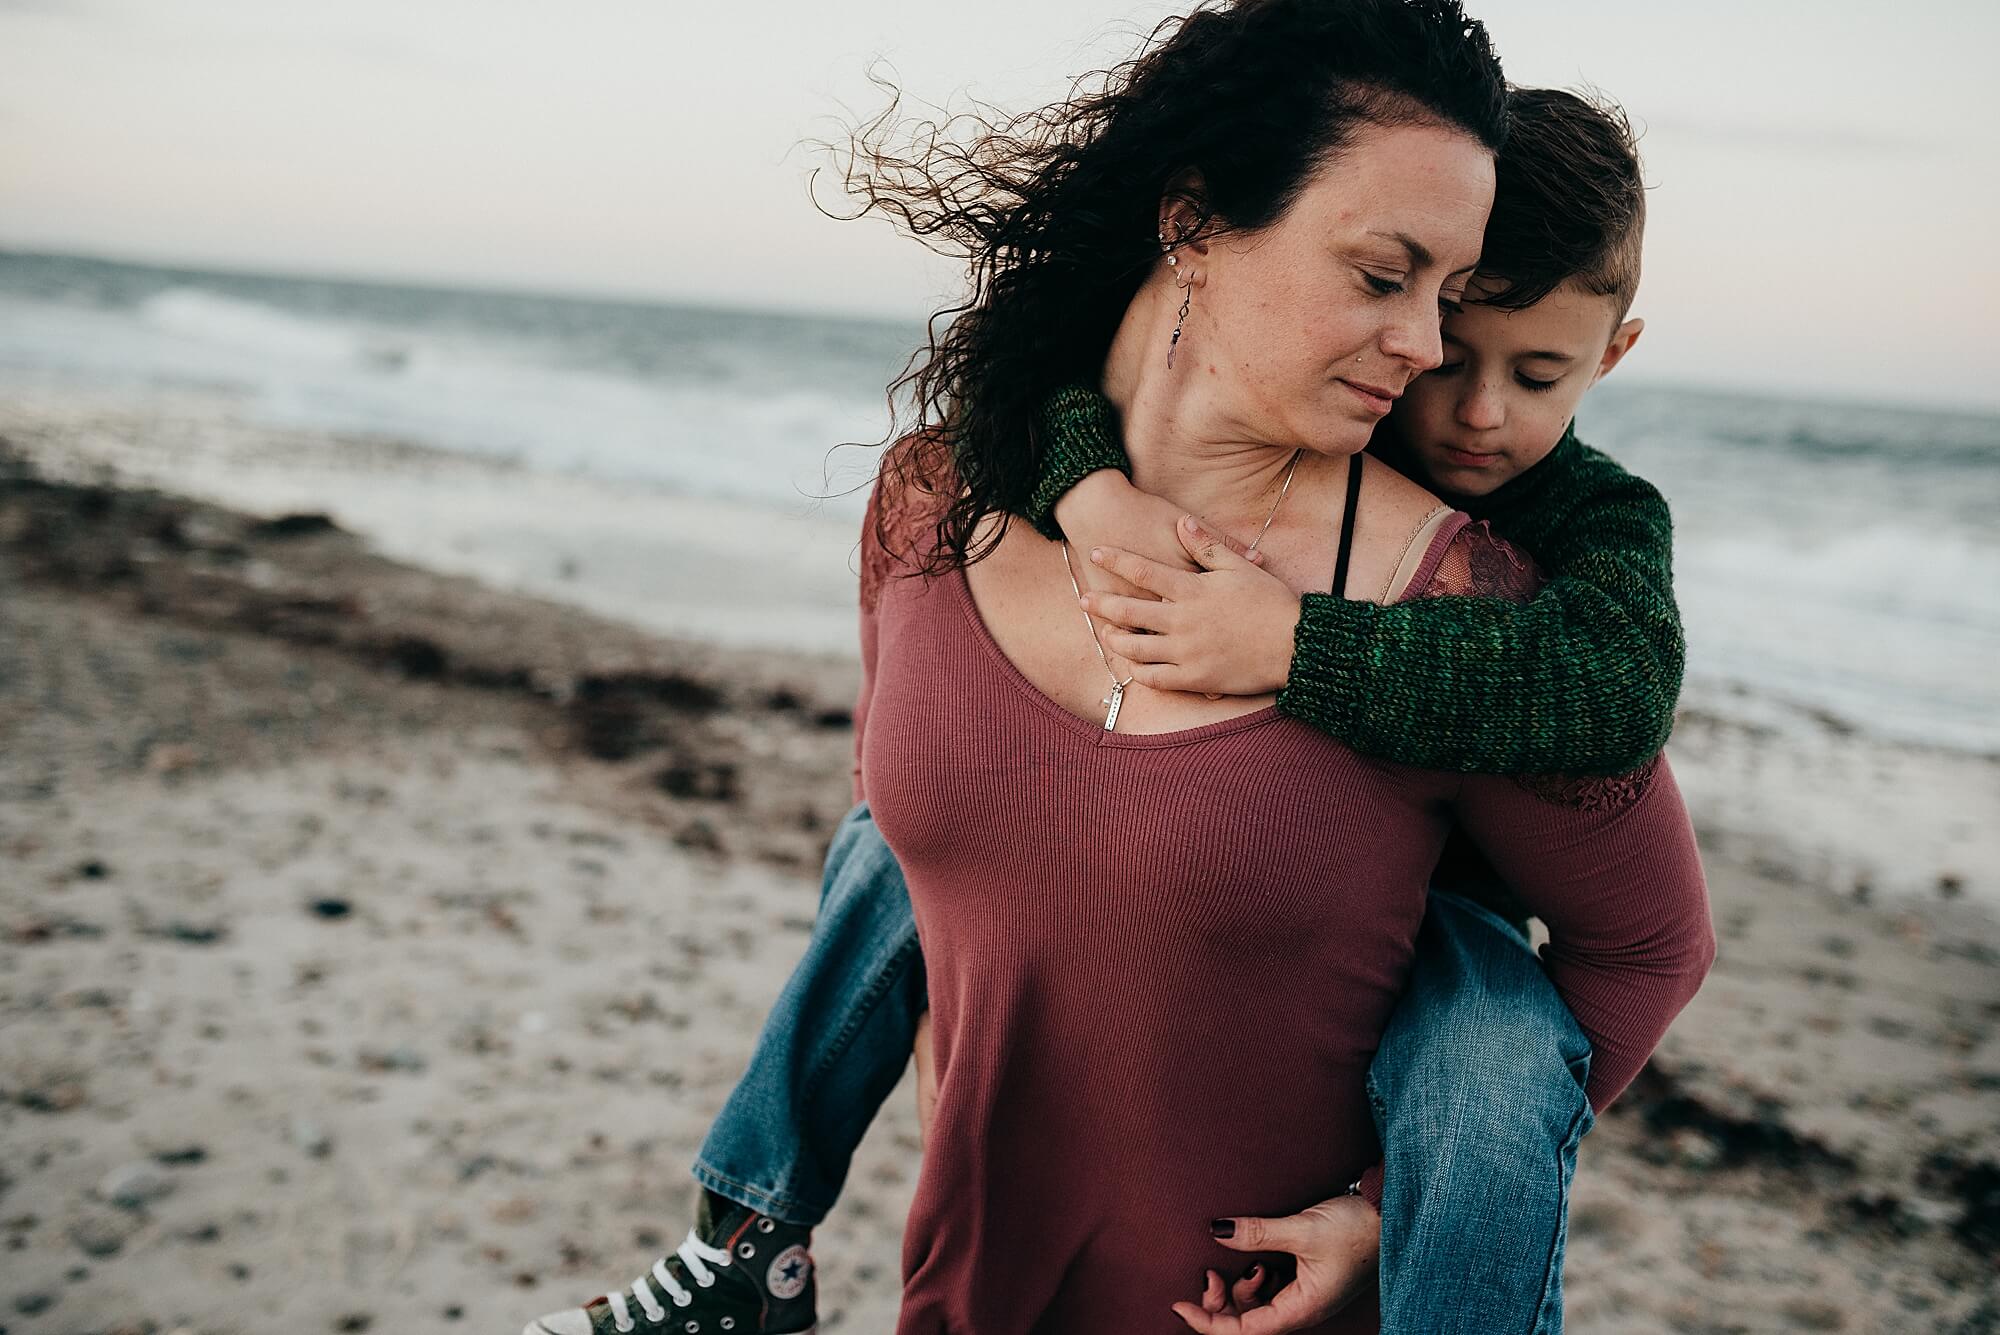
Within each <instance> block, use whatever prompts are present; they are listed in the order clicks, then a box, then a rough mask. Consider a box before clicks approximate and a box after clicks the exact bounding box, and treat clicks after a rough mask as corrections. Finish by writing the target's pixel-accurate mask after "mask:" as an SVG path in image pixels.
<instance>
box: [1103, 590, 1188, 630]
mask: <svg viewBox="0 0 2000 1335" xmlns="http://www.w3.org/2000/svg"><path fill="white" fill-rule="evenodd" d="M1083 607H1084V610H1085V611H1087V612H1089V613H1091V614H1092V615H1093V616H1096V617H1099V618H1101V619H1102V620H1104V621H1107V622H1109V623H1110V624H1111V625H1113V626H1118V627H1121V628H1123V629H1125V630H1151V631H1159V632H1162V633H1164V632H1166V631H1169V630H1172V629H1173V627H1172V626H1170V625H1168V624H1167V622H1168V619H1169V618H1171V617H1172V616H1173V612H1172V607H1173V604H1171V603H1167V602H1163V601H1161V600H1159V599H1157V598H1127V597H1125V596H1124V595H1123V594H1118V593H1096V592H1090V593H1086V594H1084V595H1083Z"/></svg>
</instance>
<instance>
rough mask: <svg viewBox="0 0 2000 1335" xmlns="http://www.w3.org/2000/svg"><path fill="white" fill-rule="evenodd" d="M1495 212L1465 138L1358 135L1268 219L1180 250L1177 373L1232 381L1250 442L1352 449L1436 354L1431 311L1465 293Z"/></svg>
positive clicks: (1368, 129)
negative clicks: (1183, 289) (1182, 319)
mask: <svg viewBox="0 0 2000 1335" xmlns="http://www.w3.org/2000/svg"><path fill="white" fill-rule="evenodd" d="M1492 204H1493V155H1492V154H1491V153H1489V152H1488V151H1487V150H1486V149H1485V148H1484V147H1483V146H1482V145H1481V144H1479V143H1478V141H1476V140H1474V139H1472V138H1471V137H1470V136H1468V135H1466V134H1464V133H1463V132H1461V131H1458V130H1452V129H1444V128H1441V127H1438V126H1434V125H1406V126H1396V127H1390V128H1384V127H1381V126H1375V125H1366V126H1363V127H1361V128H1360V129H1359V130H1357V131H1356V133H1355V135H1354V137H1353V138H1352V139H1351V140H1350V141H1349V142H1348V145H1347V147H1346V148H1345V149H1343V150H1342V151H1341V153H1340V154H1339V155H1338V157H1336V158H1335V160H1334V161H1333V162H1332V163H1330V164H1328V165H1327V166H1325V167H1323V168H1321V169H1320V170H1319V171H1318V172H1317V173H1315V174H1314V176H1313V177H1312V178H1311V179H1310V180H1309V181H1308V182H1307V184H1306V187H1305V189H1304V191H1303V192H1302V193H1301V194H1300V195H1299V198H1298V199H1297V200H1296V201H1294V203H1293V204H1292V206H1291V208H1290V209H1288V210H1286V212H1285V213H1284V215H1283V216H1281V217H1280V218H1279V219H1278V221H1277V222H1275V223H1273V224H1272V225H1270V226H1269V227H1266V228H1264V229H1262V230H1261V231H1256V232H1248V233H1234V234H1224V235H1222V236H1219V237H1216V238H1214V239H1212V240H1209V241H1207V242H1205V243H1196V244H1194V245H1190V246H1186V247H1183V248H1182V249H1181V250H1180V252H1179V253H1180V255H1181V256H1182V259H1181V261H1180V264H1181V266H1183V267H1185V268H1186V269H1188V270H1189V271H1191V272H1192V273H1193V274H1194V275H1195V279H1196V283H1197V287H1196V290H1195V293H1194V301H1193V304H1192V306H1191V307H1190V311H1189V328H1188V330H1187V332H1186V333H1185V334H1184V335H1183V348H1182V357H1183V359H1184V363H1183V364H1185V365H1187V366H1188V369H1189V371H1190V373H1192V374H1199V375H1204V376H1208V375H1213V376H1217V377H1219V381H1218V383H1217V388H1218V389H1221V388H1222V387H1224V386H1228V387H1229V388H1228V390H1227V391H1226V392H1227V395H1228V402H1227V408H1226V411H1227V413H1228V414H1229V415H1230V416H1231V417H1233V418H1235V419H1236V422H1235V425H1236V426H1237V427H1238V428H1239V429H1241V430H1242V431H1243V432H1244V433H1245V434H1246V435H1247V436H1248V437H1249V438H1251V439H1256V440H1262V441H1267V442H1268V443H1270V444H1273V445H1279V446H1283V447H1286V448H1299V447H1304V448H1306V449H1311V450H1315V451H1318V452H1320V453H1325V454H1333V455H1340V454H1352V453H1354V452H1355V451H1357V450H1360V449H1362V448H1364V447H1365V446H1366V445H1367V444H1368V439H1369V436H1370V435H1371V434H1372V433H1373V431H1374V429H1375V427H1376V425H1377V424H1378V423H1379V422H1380V421H1381V420H1382V419H1383V418H1384V417H1385V416H1387V415H1388V413H1389V409H1390V408H1391V407H1392V406H1393V405H1394V404H1395V401H1396V400H1397V399H1398V398H1399V397H1400V396H1401V395H1402V393H1403V391H1404V389H1405V388H1406V387H1407V386H1408V385H1409V383H1410V382H1411V381H1412V380H1414V379H1416V378H1417V376H1419V375H1421V374H1422V373H1423V372H1425V371H1427V370H1429V369H1431V368H1432V367H1434V366H1436V365H1438V363H1439V362H1440V361H1441V360H1442V350H1441V346H1440V343H1439V337H1438V321H1439V318H1440V313H1441V309H1442V308H1444V307H1446V306H1449V305H1451V304H1454V303H1455V302H1456V300H1457V298H1458V297H1459V296H1460V295H1462V294H1463V292H1464V290H1465V284H1466V281H1467V280H1468V279H1469V278H1470V276H1471V274H1472V271H1473V268H1474V266H1475V265H1476V264H1477V262H1478V260H1479V246H1480V237H1481V233H1482V232H1483V231H1484V230H1485V227H1486V214H1487V211H1488V210H1489V209H1490V208H1491V207H1492ZM1171 225H1172V223H1171V222H1170V223H1169V226H1171ZM1189 252H1194V253H1192V254H1190V253H1189ZM1182 281H1185V280H1182ZM1197 311H1199V312H1202V314H1203V319H1202V320H1201V322H1200V324H1199V325H1196V324H1195V323H1194V313H1195V312H1197ZM1190 353H1192V354H1194V355H1193V356H1192V357H1190V356H1188V354H1190Z"/></svg>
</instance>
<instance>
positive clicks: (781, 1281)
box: [764, 1243, 813, 1298]
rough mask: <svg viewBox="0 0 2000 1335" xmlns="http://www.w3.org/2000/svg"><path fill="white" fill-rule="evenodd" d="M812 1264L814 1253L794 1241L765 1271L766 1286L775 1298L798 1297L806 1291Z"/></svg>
mask: <svg viewBox="0 0 2000 1335" xmlns="http://www.w3.org/2000/svg"><path fill="white" fill-rule="evenodd" d="M812 1264H813V1263H812V1255H811V1254H810V1253H809V1252H807V1251H806V1249H805V1248H804V1247H801V1246H799V1245H798V1244H796V1243H794V1244H793V1245H792V1246H790V1247H787V1248H785V1250H783V1251H781V1252H779V1253H778V1255H777V1256H776V1257H775V1258H774V1259H773V1260H772V1261H771V1268H770V1269H769V1270H767V1271H765V1272H764V1287H765V1288H767V1289H769V1290H770V1291H771V1296H772V1297H773V1298H796V1297H798V1296H799V1295H800V1294H801V1293H804V1292H805V1291H806V1277H807V1276H808V1275H810V1274H812Z"/></svg>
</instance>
